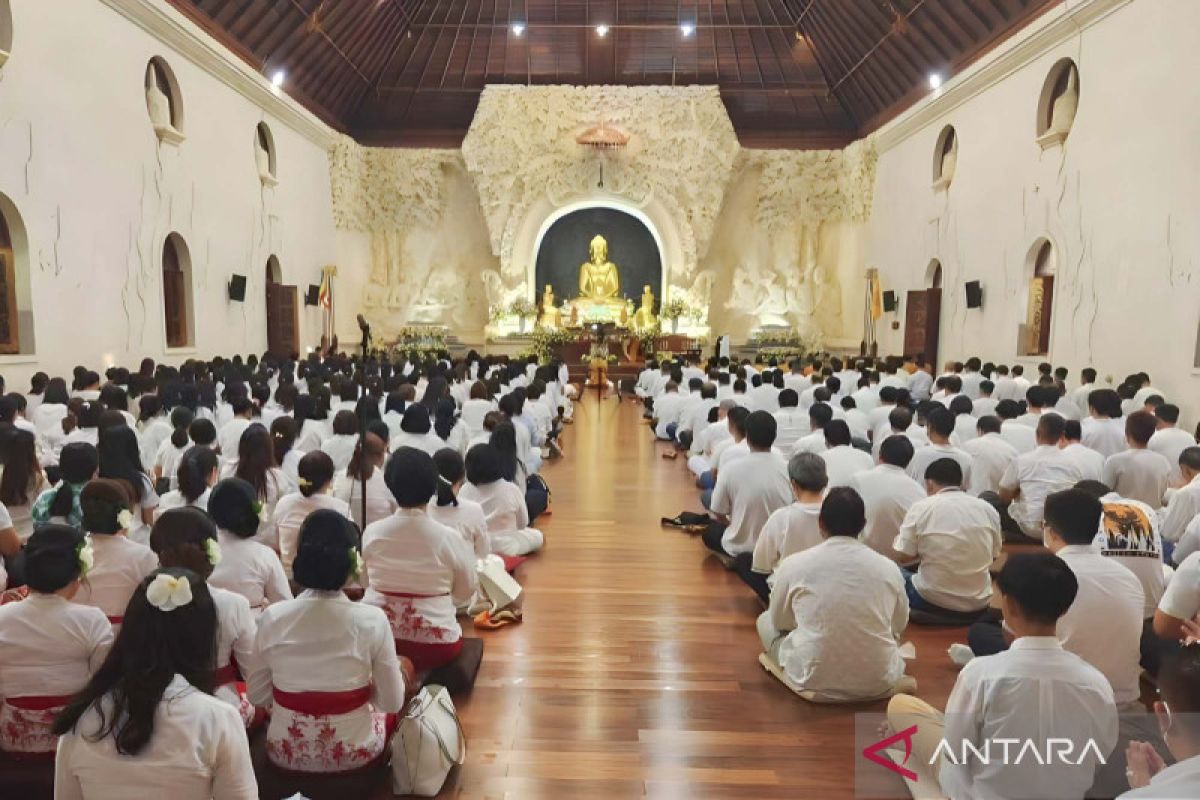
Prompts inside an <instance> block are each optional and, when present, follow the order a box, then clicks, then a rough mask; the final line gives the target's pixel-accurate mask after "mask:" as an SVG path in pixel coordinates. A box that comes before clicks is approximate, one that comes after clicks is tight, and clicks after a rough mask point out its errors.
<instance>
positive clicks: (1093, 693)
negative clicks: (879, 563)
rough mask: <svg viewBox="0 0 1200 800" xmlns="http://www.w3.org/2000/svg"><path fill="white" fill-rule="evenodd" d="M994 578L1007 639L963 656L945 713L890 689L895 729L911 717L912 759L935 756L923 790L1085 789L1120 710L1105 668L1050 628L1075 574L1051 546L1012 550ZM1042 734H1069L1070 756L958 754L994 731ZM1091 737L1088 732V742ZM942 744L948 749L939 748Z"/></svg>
mask: <svg viewBox="0 0 1200 800" xmlns="http://www.w3.org/2000/svg"><path fill="white" fill-rule="evenodd" d="M996 588H997V589H998V591H999V594H1000V606H1001V608H1002V609H1003V612H1004V619H1005V623H1006V624H1007V626H1008V627H1009V629H1010V630H1011V631H1012V634H1013V637H1014V641H1013V644H1012V647H1011V648H1010V649H1009V650H1007V651H1006V652H1001V653H997V654H996V655H991V656H988V657H986V658H975V659H973V660H972V661H971V662H970V663H968V664H967V665H966V666H965V667H964V668H963V670H962V672H961V673H959V676H958V680H957V681H955V684H954V689H953V690H952V691H951V692H950V698H949V700H947V701H946V712H945V714H942V713H940V712H938V711H937V710H936V709H934V708H933V706H931V705H929V704H928V703H926V702H924V701H922V700H919V699H917V698H915V697H911V696H909V695H897V696H896V697H894V698H892V700H891V701H890V702H889V703H888V710H887V714H888V726H889V727H890V728H891V729H892V730H893V731H906V730H908V729H909V728H911V727H912V726H914V725H915V726H916V727H917V730H916V731H915V734H914V735H913V736H912V738H911V739H910V740H909V741H910V742H911V746H912V759H911V760H912V763H915V764H919V765H927V764H932V765H933V767H932V769H934V770H936V772H935V775H936V776H937V780H938V783H939V784H940V787H928V788H927V792H928V793H929V796H932V797H951V798H955V799H956V800H958V799H959V798H962V799H964V800H965V799H966V798H1017V797H1042V798H1067V797H1083V796H1084V795H1085V794H1086V793H1087V791H1088V789H1089V787H1090V786H1091V785H1092V781H1093V778H1094V776H1095V773H1096V770H1097V768H1098V767H1099V766H1100V765H1101V763H1102V759H1107V758H1108V756H1109V753H1110V752H1111V751H1112V749H1113V747H1114V746H1115V745H1116V742H1117V732H1118V718H1117V708H1116V705H1115V703H1114V702H1113V692H1112V688H1111V687H1110V686H1109V683H1108V681H1107V680H1105V677H1104V675H1102V674H1101V673H1100V672H1099V671H1098V670H1097V669H1096V668H1095V667H1093V666H1091V665H1089V664H1088V663H1087V662H1086V661H1085V660H1084V659H1081V658H1080V657H1079V656H1077V655H1075V654H1074V653H1071V652H1068V651H1066V650H1064V648H1063V646H1062V645H1061V644H1060V643H1059V641H1058V638H1057V637H1056V635H1055V634H1056V627H1057V624H1058V621H1059V619H1060V618H1061V617H1062V616H1063V615H1064V614H1066V613H1067V610H1068V609H1069V608H1071V607H1072V603H1073V602H1074V600H1075V597H1076V594H1077V590H1078V583H1077V581H1076V579H1075V575H1074V574H1073V573H1072V571H1071V569H1070V568H1069V567H1068V566H1067V565H1066V563H1064V561H1063V560H1062V559H1061V558H1058V557H1057V556H1054V555H1051V554H1050V553H1044V552H1039V553H1016V554H1014V555H1012V556H1011V557H1010V558H1009V559H1008V561H1007V563H1005V565H1004V568H1003V569H1002V570H1000V573H999V575H997V576H996ZM1047 739H1049V740H1051V741H1067V742H1070V743H1071V746H1072V751H1073V752H1074V753H1075V754H1076V756H1074V757H1072V758H1070V759H1066V758H1059V759H1054V760H1052V761H1050V762H1049V763H1046V764H1041V763H1037V764H1033V763H1029V762H1023V763H1013V762H1012V761H1010V760H1009V759H1006V758H990V759H979V758H974V757H971V756H970V755H969V751H968V755H967V757H965V758H963V757H961V756H962V754H963V753H964V751H967V748H971V749H973V750H975V751H976V752H983V751H984V749H985V748H987V746H988V744H989V743H991V742H997V741H1016V742H1026V741H1032V742H1034V743H1035V746H1036V747H1038V748H1039V750H1040V749H1041V748H1043V747H1046V746H1047V745H1046V741H1047ZM943 741H944V742H945V745H942V742H943ZM1088 742H1094V745H1095V748H1094V750H1093V749H1092V748H1088V747H1087V746H1086V745H1087V743H1088ZM939 750H941V751H942V752H941V757H940V758H939V757H938V755H939ZM946 750H949V751H950V753H952V754H953V755H954V758H953V759H951V758H946V755H945V751H946ZM1097 751H1098V752H1097ZM993 752H995V751H994V750H993ZM939 789H940V790H939Z"/></svg>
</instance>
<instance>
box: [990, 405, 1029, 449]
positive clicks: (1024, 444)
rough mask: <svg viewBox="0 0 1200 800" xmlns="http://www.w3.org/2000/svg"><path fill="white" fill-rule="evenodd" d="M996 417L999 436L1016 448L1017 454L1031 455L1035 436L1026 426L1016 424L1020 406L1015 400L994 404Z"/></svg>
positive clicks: (1019, 414)
mask: <svg viewBox="0 0 1200 800" xmlns="http://www.w3.org/2000/svg"><path fill="white" fill-rule="evenodd" d="M996 416H997V417H999V418H1000V435H1001V436H1003V437H1004V440H1005V441H1006V442H1008V443H1009V444H1011V445H1012V446H1013V447H1015V448H1017V452H1018V453H1031V452H1033V450H1034V448H1036V447H1037V434H1036V433H1034V429H1033V428H1030V427H1029V426H1028V425H1022V424H1021V423H1019V422H1017V417H1019V416H1021V404H1020V403H1018V402H1017V401H1016V400H1001V401H1000V402H999V403H997V404H996Z"/></svg>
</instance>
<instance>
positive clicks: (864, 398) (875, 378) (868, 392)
mask: <svg viewBox="0 0 1200 800" xmlns="http://www.w3.org/2000/svg"><path fill="white" fill-rule="evenodd" d="M850 397H852V398H853V399H854V405H855V407H856V408H857V409H858V410H859V411H861V412H862V413H863V414H865V415H870V413H871V411H872V409H874V408H875V407H876V406H877V405H879V373H878V372H867V373H865V374H864V375H863V377H861V378H859V381H858V389H856V390H855V391H854V393H853V394H851V395H850Z"/></svg>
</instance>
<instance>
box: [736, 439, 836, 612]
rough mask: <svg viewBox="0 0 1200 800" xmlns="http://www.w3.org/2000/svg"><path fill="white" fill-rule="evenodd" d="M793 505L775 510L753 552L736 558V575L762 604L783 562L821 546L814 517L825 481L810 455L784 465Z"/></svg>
mask: <svg viewBox="0 0 1200 800" xmlns="http://www.w3.org/2000/svg"><path fill="white" fill-rule="evenodd" d="M788 478H790V479H791V482H792V495H793V497H794V498H795V502H793V503H791V504H790V505H786V506H784V507H783V508H779V509H776V510H775V512H774V513H772V514H771V516H770V517H768V518H767V524H766V525H764V526H763V529H762V532H761V533H760V534H759V535H758V542H757V543H755V545H754V553H753V555H751V554H750V553H742V554H741V555H740V556H738V557H737V562H736V566H737V572H738V575H739V576H740V577H741V579H742V580H744V581H745V582H746V585H748V586H749V587H750V588H751V589H753V590H754V593H755V594H757V595H758V598H759V599H760V600H762V602H763V604H764V605H766V604H768V603H770V601H771V585H773V584H774V583H775V580H774V577H773V574H774V572H775V569H776V567H778V566H779V563H780V562H781V561H783V559H785V558H787V557H788V556H790V555H792V554H793V553H799V552H800V551H802V550H807V549H808V548H810V547H814V546H816V545H818V544H820V543H821V541H822V536H821V528H820V525H819V524H818V517H819V516H820V514H821V501H822V500H824V499H825V489H826V487H827V486H828V485H829V478H828V476H827V475H826V474H825V462H824V461H822V460H821V457H820V456H818V455H814V454H812V453H799V454H797V455H794V456H792V460H791V461H789V462H788Z"/></svg>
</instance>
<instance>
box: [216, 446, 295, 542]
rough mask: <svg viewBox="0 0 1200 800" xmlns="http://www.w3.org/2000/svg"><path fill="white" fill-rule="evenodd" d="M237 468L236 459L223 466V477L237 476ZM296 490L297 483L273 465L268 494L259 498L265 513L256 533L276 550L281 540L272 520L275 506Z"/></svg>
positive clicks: (269, 476) (269, 475)
mask: <svg viewBox="0 0 1200 800" xmlns="http://www.w3.org/2000/svg"><path fill="white" fill-rule="evenodd" d="M237 468H238V462H237V460H236V459H235V460H234V461H231V462H230V463H228V464H226V465H225V466H223V467H221V479H222V480H224V479H226V478H235V477H237V474H236V473H237ZM294 491H296V486H295V484H293V483H292V481H291V480H290V479H289V478H288V476H287V473H285V472H284V471H283V470H282V469H280V468H279V467H271V469H270V470H268V471H267V496H266V497H265V498H262V497H260V498H259V499H260V500H262V501H263V513H262V519H261V520H260V521H259V523H258V533H256V534H255V535H254V538H255V540H256V541H259V542H262V543H263V544H265V545H266V546H267V547H270V548H272V549H274V550H278V549H279V540H278V539H277V538H276V537H275V525H274V523H273V521H272V518H273V517H274V516H275V506H276V505H277V504H278V503H279V498H281V497H284V496H285V495H287V494H288V493H290V492H294Z"/></svg>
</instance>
